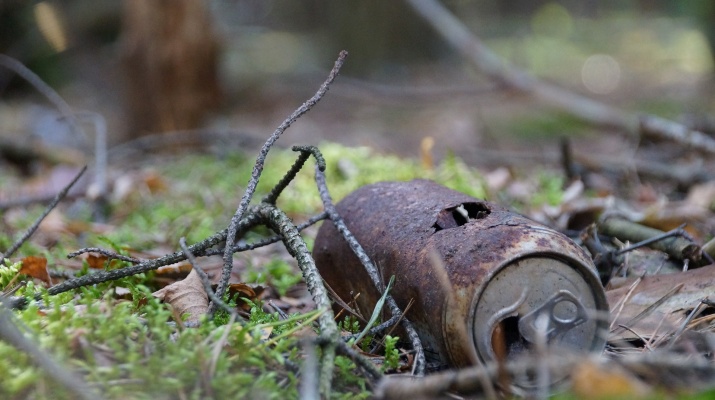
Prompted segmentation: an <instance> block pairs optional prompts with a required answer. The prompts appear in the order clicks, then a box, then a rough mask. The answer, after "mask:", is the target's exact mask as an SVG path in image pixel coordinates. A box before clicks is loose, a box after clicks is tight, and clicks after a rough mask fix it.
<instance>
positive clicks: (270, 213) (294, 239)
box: [255, 204, 339, 398]
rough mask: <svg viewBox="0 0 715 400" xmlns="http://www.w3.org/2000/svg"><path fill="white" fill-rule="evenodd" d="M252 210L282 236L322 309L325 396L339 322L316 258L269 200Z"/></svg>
mask: <svg viewBox="0 0 715 400" xmlns="http://www.w3.org/2000/svg"><path fill="white" fill-rule="evenodd" d="M255 213H256V215H258V216H259V217H260V218H261V220H262V222H263V223H264V224H266V225H267V226H269V227H270V228H271V229H272V230H274V231H275V232H276V233H278V234H280V235H281V236H282V237H283V243H284V244H285V247H286V249H288V252H289V253H290V254H291V255H292V256H293V257H294V258H295V259H296V261H298V267H300V270H301V272H302V273H303V279H305V283H306V285H307V286H308V290H309V291H310V294H311V295H312V296H313V301H314V302H315V305H316V307H317V308H318V309H322V310H325V312H324V313H322V314H321V315H320V317H318V324H319V326H320V336H322V337H324V338H326V339H328V340H327V341H326V342H325V344H324V345H323V346H322V349H323V352H322V359H321V364H320V365H321V367H320V392H321V393H322V394H323V396H325V397H326V398H327V397H329V394H330V386H331V383H332V377H333V368H334V362H335V348H336V346H337V343H338V342H339V338H338V326H337V324H336V323H335V320H334V316H333V312H332V308H331V305H330V299H329V298H328V292H327V290H326V289H325V286H324V285H323V279H322V278H321V276H320V273H319V272H318V268H317V267H316V266H315V261H313V257H311V255H310V251H308V246H307V245H306V244H305V241H303V238H302V237H301V236H300V233H299V232H298V230H297V229H296V228H295V225H293V222H292V221H291V220H290V218H288V216H287V215H286V214H285V213H284V212H283V211H281V210H280V209H278V208H277V207H275V206H274V205H272V204H261V205H259V206H258V207H257V208H256V210H255Z"/></svg>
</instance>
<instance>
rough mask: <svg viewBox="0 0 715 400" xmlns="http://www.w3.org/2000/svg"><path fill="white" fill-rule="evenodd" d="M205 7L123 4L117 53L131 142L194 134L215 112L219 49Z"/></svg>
mask: <svg viewBox="0 0 715 400" xmlns="http://www.w3.org/2000/svg"><path fill="white" fill-rule="evenodd" d="M206 5H207V3H205V2H203V1H199V0H151V1H145V0H125V1H124V10H123V21H122V36H123V41H122V49H121V51H122V64H123V67H124V72H125V75H126V88H125V89H126V111H127V117H128V121H127V122H128V128H129V136H130V137H138V136H142V135H145V134H148V133H151V132H166V131H173V130H182V129H192V128H196V127H197V126H198V125H199V124H200V123H201V120H202V119H203V117H205V116H206V114H207V112H208V111H210V110H211V109H213V108H215V107H217V106H218V104H219V102H220V98H221V93H220V89H219V85H218V77H217V64H218V51H219V43H218V39H217V36H216V35H215V33H214V31H213V26H212V21H211V16H210V14H209V10H208V9H207V6H206Z"/></svg>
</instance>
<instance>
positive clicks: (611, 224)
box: [598, 215, 702, 263]
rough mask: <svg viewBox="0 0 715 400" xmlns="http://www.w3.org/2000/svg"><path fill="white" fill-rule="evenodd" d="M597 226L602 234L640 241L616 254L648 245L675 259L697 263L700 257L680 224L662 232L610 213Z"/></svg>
mask: <svg viewBox="0 0 715 400" xmlns="http://www.w3.org/2000/svg"><path fill="white" fill-rule="evenodd" d="M598 228H599V231H601V233H603V234H604V235H608V236H614V237H617V238H619V239H622V240H630V241H633V242H640V243H636V244H634V245H632V246H629V247H628V248H626V249H624V250H621V251H619V252H618V253H617V254H622V253H625V252H627V251H630V250H633V249H636V248H638V247H641V246H645V245H650V247H651V248H653V249H656V250H660V251H662V252H664V253H667V254H668V255H670V256H671V257H675V258H677V259H681V260H685V259H688V260H690V261H693V262H694V263H698V262H699V261H700V259H701V258H702V251H701V250H700V247H699V246H698V245H697V244H696V243H694V242H693V241H692V240H690V238H688V237H687V234H686V233H685V231H684V230H683V229H682V226H681V227H679V228H677V229H674V230H672V231H669V232H663V231H661V230H658V229H654V228H649V227H647V226H643V225H641V224H638V223H635V222H631V221H628V220H625V219H623V218H620V217H617V216H615V215H611V216H605V217H604V218H602V219H601V221H599V223H598Z"/></svg>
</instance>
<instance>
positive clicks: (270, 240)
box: [204, 211, 328, 257]
mask: <svg viewBox="0 0 715 400" xmlns="http://www.w3.org/2000/svg"><path fill="white" fill-rule="evenodd" d="M326 218H328V213H326V212H325V211H323V212H322V213H320V214H317V215H314V216H312V217H310V218H309V219H308V220H307V221H305V222H301V223H300V224H298V225H297V226H296V227H295V228H296V229H298V232H301V231H303V230H304V229H305V228H307V227H309V226H311V225H313V224H315V223H316V222H318V221H322V220H324V219H326ZM281 240H283V237H281V236H280V235H276V236H271V237H269V238H266V239H263V240H259V241H257V242H254V243H248V244H242V245H236V246H233V248H232V249H231V251H232V252H234V253H240V252H243V251H249V250H253V249H257V248H259V247H263V246H268V245H269V244H273V243H276V242H280V241H281ZM223 251H224V250H223V249H212V250H208V251H206V253H205V254H204V256H205V257H208V256H215V255H218V254H223Z"/></svg>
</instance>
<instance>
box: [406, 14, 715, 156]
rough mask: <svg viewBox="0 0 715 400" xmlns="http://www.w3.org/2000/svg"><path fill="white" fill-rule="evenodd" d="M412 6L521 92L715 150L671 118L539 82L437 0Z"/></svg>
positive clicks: (634, 130) (634, 131)
mask: <svg viewBox="0 0 715 400" xmlns="http://www.w3.org/2000/svg"><path fill="white" fill-rule="evenodd" d="M407 3H408V4H409V5H410V6H411V7H412V9H413V10H414V11H415V12H416V13H417V14H419V15H420V16H421V17H422V18H423V19H424V20H425V21H427V22H428V23H429V24H430V25H431V26H432V27H433V28H434V29H435V30H436V31H437V32H438V33H439V34H440V35H441V36H442V37H443V38H444V39H445V41H447V43H449V44H450V45H451V46H452V47H454V48H455V49H456V50H457V51H459V52H460V53H461V54H462V56H463V57H465V58H466V59H468V60H469V61H470V62H471V63H472V64H474V65H475V66H476V67H477V68H478V69H479V70H481V71H482V72H483V73H485V74H486V75H488V76H489V77H491V78H492V79H495V80H497V81H498V82H501V83H503V84H505V85H506V86H509V87H511V88H513V89H515V90H518V91H520V92H524V93H527V94H529V95H532V96H534V97H535V98H538V99H541V100H542V101H544V102H546V103H548V104H550V105H552V106H554V107H557V108H559V109H561V110H564V111H566V112H568V113H570V114H572V115H574V116H576V117H578V118H580V119H582V120H584V121H588V122H590V123H592V124H595V125H599V126H605V127H612V128H616V129H619V130H621V131H623V132H625V133H628V134H629V135H631V136H636V137H637V136H638V135H644V136H650V137H656V138H660V139H668V140H674V141H677V142H678V143H684V144H686V145H687V146H689V147H691V148H693V149H697V150H701V151H706V152H708V153H715V140H713V139H712V138H710V137H708V136H707V135H705V134H703V133H702V132H697V131H692V130H690V129H688V128H687V127H685V126H683V125H681V124H678V123H676V122H673V121H667V120H664V119H662V118H658V117H651V116H649V117H640V116H638V115H635V114H632V113H627V112H624V111H621V110H619V109H617V108H614V107H611V106H608V105H606V104H604V103H601V102H599V101H595V100H593V99H590V98H588V97H585V96H582V95H579V94H577V93H574V92H572V91H569V90H566V89H564V88H561V87H559V86H556V85H553V84H549V83H547V82H544V81H541V80H539V79H537V78H535V77H534V76H532V75H530V74H528V73H526V72H525V71H523V70H521V69H518V68H516V67H514V66H512V65H509V64H508V63H507V62H506V61H504V60H503V59H501V58H500V57H499V56H498V55H497V54H496V53H494V52H493V51H491V50H490V49H489V48H488V47H487V46H486V45H485V44H484V43H483V42H482V41H481V40H480V39H479V38H478V37H476V36H475V35H473V34H472V33H471V32H470V31H469V29H468V28H467V27H466V26H465V25H464V24H463V23H462V22H461V21H460V20H459V19H457V18H456V17H455V16H454V15H453V14H452V13H451V12H450V11H449V10H448V9H446V8H445V7H444V6H443V5H442V4H441V3H440V2H439V1H437V0H408V1H407Z"/></svg>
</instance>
